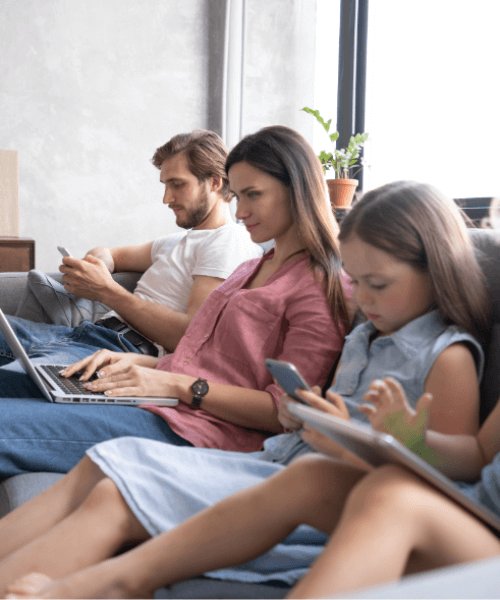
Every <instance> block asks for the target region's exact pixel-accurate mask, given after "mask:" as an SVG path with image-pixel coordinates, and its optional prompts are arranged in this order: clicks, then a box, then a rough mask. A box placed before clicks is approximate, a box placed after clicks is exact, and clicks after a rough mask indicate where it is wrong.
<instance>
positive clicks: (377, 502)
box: [348, 465, 425, 514]
mask: <svg viewBox="0 0 500 600" xmlns="http://www.w3.org/2000/svg"><path fill="white" fill-rule="evenodd" d="M424 489H425V484H424V483H423V482H422V480H421V479H420V478H418V477H417V476H416V475H413V473H410V472H409V471H406V470H405V469H404V468H401V467H398V466H397V465H384V466H383V467H379V468H378V469H374V470H373V471H371V472H370V473H369V474H368V475H366V477H364V478H363V479H362V480H361V481H360V482H359V483H358V484H357V485H356V486H355V487H354V489H353V490H352V492H351V494H350V495H349V498H348V506H349V508H350V509H351V510H363V511H368V510H370V511H379V510H382V511H384V512H385V511H392V514H395V511H403V512H405V513H408V514H409V513H410V512H411V511H412V510H414V509H416V508H417V507H418V502H416V500H417V499H418V497H419V496H420V495H421V493H422V491H423V490H424Z"/></svg>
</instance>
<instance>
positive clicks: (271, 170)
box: [226, 125, 349, 330]
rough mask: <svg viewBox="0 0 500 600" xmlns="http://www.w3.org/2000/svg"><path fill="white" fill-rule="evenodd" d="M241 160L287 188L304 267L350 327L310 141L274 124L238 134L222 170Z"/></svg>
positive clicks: (333, 226) (331, 220) (332, 228)
mask: <svg viewBox="0 0 500 600" xmlns="http://www.w3.org/2000/svg"><path fill="white" fill-rule="evenodd" d="M241 161H245V162H247V163H249V164H251V165H252V166H253V167H255V168H257V169H259V170H261V171H263V172H264V173H267V174H268V175H271V176H272V177H274V178H276V179H278V180H279V181H281V183H283V184H284V185H285V186H287V188H288V189H289V192H290V194H289V195H290V211H291V214H292V218H293V221H294V223H296V224H297V228H298V230H299V232H300V236H301V239H302V241H303V242H304V245H305V247H306V249H307V251H308V252H309V265H310V267H311V269H312V270H313V272H314V273H317V272H318V271H319V272H320V273H321V274H322V275H323V278H322V279H323V282H324V287H325V292H326V296H327V299H328V303H329V305H330V307H331V310H332V313H333V316H334V318H335V319H336V320H341V321H342V322H343V323H344V326H345V328H346V330H348V328H349V313H348V309H347V302H346V297H345V294H344V289H343V285H342V279H341V270H342V261H341V258H340V251H339V246H338V242H337V235H338V231H339V227H338V224H337V221H336V220H335V217H334V216H333V212H332V209H331V207H330V204H329V202H328V201H327V194H326V186H325V179H324V175H323V169H322V167H321V164H320V162H319V160H318V157H317V156H316V155H315V153H314V150H313V149H312V148H311V146H310V145H309V143H308V142H307V141H306V140H305V139H304V138H303V137H302V136H301V135H300V134H299V133H297V132H296V131H294V130H293V129H290V128H288V127H282V126H279V125H276V126H273V127H265V128H264V129H261V130H260V131H258V132H257V133H254V134H252V135H248V136H246V137H245V138H243V139H242V140H241V141H240V142H239V143H238V144H237V145H236V146H235V147H234V148H233V150H232V151H231V152H230V153H229V156H228V158H227V161H226V172H229V169H230V168H231V167H232V165H234V164H235V163H238V162H241Z"/></svg>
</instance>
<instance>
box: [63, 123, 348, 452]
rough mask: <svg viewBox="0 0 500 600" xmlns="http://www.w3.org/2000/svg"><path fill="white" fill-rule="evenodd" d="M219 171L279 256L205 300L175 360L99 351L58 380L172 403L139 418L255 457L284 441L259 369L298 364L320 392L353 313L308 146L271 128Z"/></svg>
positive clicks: (198, 442)
mask: <svg viewBox="0 0 500 600" xmlns="http://www.w3.org/2000/svg"><path fill="white" fill-rule="evenodd" d="M226 169H227V172H228V175H229V180H230V186H231V190H232V192H233V193H234V194H235V196H236V198H237V201H238V208H237V212H236V216H237V218H238V219H240V220H242V221H243V223H244V224H245V226H246V227H247V229H248V231H249V232H250V234H251V237H252V240H253V241H254V242H257V243H260V242H265V241H268V240H272V239H274V243H275V247H274V248H273V249H272V250H270V251H269V252H268V253H267V254H265V255H264V257H263V258H262V259H260V260H259V259H255V260H253V261H248V262H247V263H244V264H243V265H242V266H241V267H239V268H238V269H237V270H236V271H235V273H233V275H232V276H231V277H229V278H228V279H227V280H226V281H225V282H224V283H222V284H221V285H220V286H219V287H218V288H217V289H216V290H215V291H214V292H213V293H212V294H211V295H210V296H209V298H208V299H207V300H206V302H205V303H204V304H203V306H202V308H201V309H200V311H199V312H198V313H197V315H196V317H195V318H194V319H193V321H192V323H191V325H190V326H189V328H188V329H187V331H186V333H185V335H184V336H183V338H182V339H181V341H180V342H179V344H178V346H177V348H176V350H175V352H174V353H173V354H169V355H167V356H165V357H163V358H162V359H160V360H158V359H157V358H153V357H150V356H145V355H136V354H123V353H114V352H110V351H108V350H101V351H99V352H97V353H95V354H93V355H92V356H89V357H86V358H85V359H83V360H82V361H80V362H78V363H76V364H74V365H72V366H71V367H68V368H66V369H65V370H64V371H63V373H64V375H66V376H70V375H72V374H74V373H75V372H77V371H80V370H84V374H83V379H84V380H85V379H88V378H89V377H90V375H91V374H93V373H94V372H96V371H97V372H98V375H99V379H98V380H94V381H92V382H88V383H87V384H86V385H87V387H88V388H89V389H92V390H97V391H103V392H105V393H106V394H108V395H109V396H120V395H128V396H160V397H174V398H178V399H179V404H178V406H176V407H173V408H172V407H158V406H148V407H147V408H146V410H149V411H151V412H153V413H155V414H156V415H158V416H160V417H162V418H163V419H164V420H165V421H166V422H167V424H168V425H169V427H170V429H171V430H172V431H173V432H174V433H175V434H176V435H177V436H179V437H180V438H182V439H183V440H186V441H187V442H189V443H191V444H192V445H194V446H197V447H208V448H221V449H223V450H237V451H245V452H250V451H254V450H258V449H260V447H261V446H262V442H263V440H264V438H265V435H266V434H268V433H277V432H280V431H282V427H281V425H280V423H279V421H278V418H277V407H278V404H279V398H280V396H281V393H282V392H281V390H280V388H279V387H278V386H277V385H276V384H274V383H273V380H272V377H271V375H270V374H269V373H268V371H267V369H266V367H265V366H264V364H263V361H264V359H265V358H268V357H273V358H279V359H281V360H286V361H289V362H293V363H294V364H296V365H297V367H298V368H299V369H300V370H301V372H302V373H303V374H304V376H305V378H306V380H308V381H309V382H311V383H318V384H319V385H323V384H324V383H325V382H326V378H327V376H328V373H329V370H330V369H331V366H332V364H333V363H334V360H335V358H336V356H337V354H338V352H339V351H340V349H341V346H342V339H343V334H344V329H345V327H346V325H347V323H348V315H347V308H346V301H345V297H344V292H343V284H342V279H341V262H340V258H339V252H338V247H337V242H336V234H337V229H338V228H337V225H336V222H335V220H334V218H333V215H332V213H331V210H330V207H329V206H328V204H327V201H326V197H325V186H324V179H323V175H322V171H321V168H320V166H319V164H318V161H317V158H316V156H315V155H314V152H313V150H312V148H311V147H310V146H309V144H308V143H307V142H306V141H305V140H304V139H303V138H302V137H301V136H300V135H299V134H297V133H296V132H294V131H292V130H290V129H288V128H285V127H270V128H267V129H264V130H262V131H260V132H258V133H257V134H254V135H252V136H248V137H247V138H245V139H244V140H242V141H241V142H240V143H239V144H238V145H237V146H236V148H234V150H233V151H232V152H231V153H230V155H229V157H228V160H227V163H226ZM193 409H195V410H193Z"/></svg>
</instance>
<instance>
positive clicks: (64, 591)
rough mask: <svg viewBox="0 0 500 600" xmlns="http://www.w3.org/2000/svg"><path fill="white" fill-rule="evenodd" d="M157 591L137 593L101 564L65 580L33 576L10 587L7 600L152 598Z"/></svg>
mask: <svg viewBox="0 0 500 600" xmlns="http://www.w3.org/2000/svg"><path fill="white" fill-rule="evenodd" d="M153 594H154V590H141V591H139V590H135V589H131V588H130V587H128V586H127V585H126V584H125V582H122V581H119V580H117V579H116V577H114V576H113V575H112V572H111V570H110V569H109V566H108V564H106V563H100V564H98V565H94V566H92V567H89V568H87V569H84V570H83V571H78V573H74V574H72V575H68V576H66V577H63V578H62V579H57V580H54V579H51V578H50V577H48V576H47V575H42V574H40V573H30V574H29V575H25V576H24V577H21V578H19V579H17V580H16V581H15V582H14V583H12V584H10V585H9V586H8V587H7V594H6V598H124V599H125V598H152V597H153Z"/></svg>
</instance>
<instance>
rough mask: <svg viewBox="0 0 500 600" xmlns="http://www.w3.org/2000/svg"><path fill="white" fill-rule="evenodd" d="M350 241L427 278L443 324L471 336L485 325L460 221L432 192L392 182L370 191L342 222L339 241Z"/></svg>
mask: <svg viewBox="0 0 500 600" xmlns="http://www.w3.org/2000/svg"><path fill="white" fill-rule="evenodd" d="M352 235H356V236H358V237H359V238H360V239H361V240H362V241H363V242H365V243H367V244H370V245H371V246H375V248H379V249H380V250H383V251H384V252H388V253H389V254H391V256H393V257H394V258H396V259H398V260H401V261H402V262H406V263H410V264H412V265H413V266H415V267H416V268H418V269H420V270H422V271H425V272H427V273H428V274H429V277H430V281H431V286H432V296H433V298H434V302H435V303H436V305H437V307H438V308H439V309H440V310H441V313H442V314H443V316H444V317H445V319H446V321H447V322H448V323H455V324H456V325H460V326H461V327H464V328H465V329H467V330H468V331H469V332H470V333H472V334H476V335H477V334H478V333H480V332H479V331H478V328H479V329H481V327H482V326H484V325H486V324H487V323H488V319H489V310H490V302H489V296H488V292H487V288H486V285H485V282H484V276H483V274H482V271H481V269H480V267H479V265H478V262H477V260H476V257H475V254H474V249H473V246H472V242H471V240H470V237H469V235H468V234H467V227H466V225H465V222H464V219H463V218H462V215H461V214H460V210H459V208H458V206H457V205H456V204H455V202H454V201H453V200H451V199H450V198H447V197H446V196H445V195H444V194H442V193H441V192H440V191H439V190H437V189H436V188H434V187H432V186H430V185H426V184H422V183H416V182H414V181H396V182H394V183H389V184H387V185H383V186H381V187H379V188H376V189H374V190H370V191H369V192H367V193H366V194H365V195H364V196H363V197H362V198H361V200H359V201H358V202H357V203H356V204H355V205H354V206H353V208H352V209H351V211H350V212H349V213H348V215H347V216H346V217H345V218H344V220H343V221H342V227H341V231H340V235H339V240H340V241H346V240H347V239H349V237H350V236H352Z"/></svg>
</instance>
